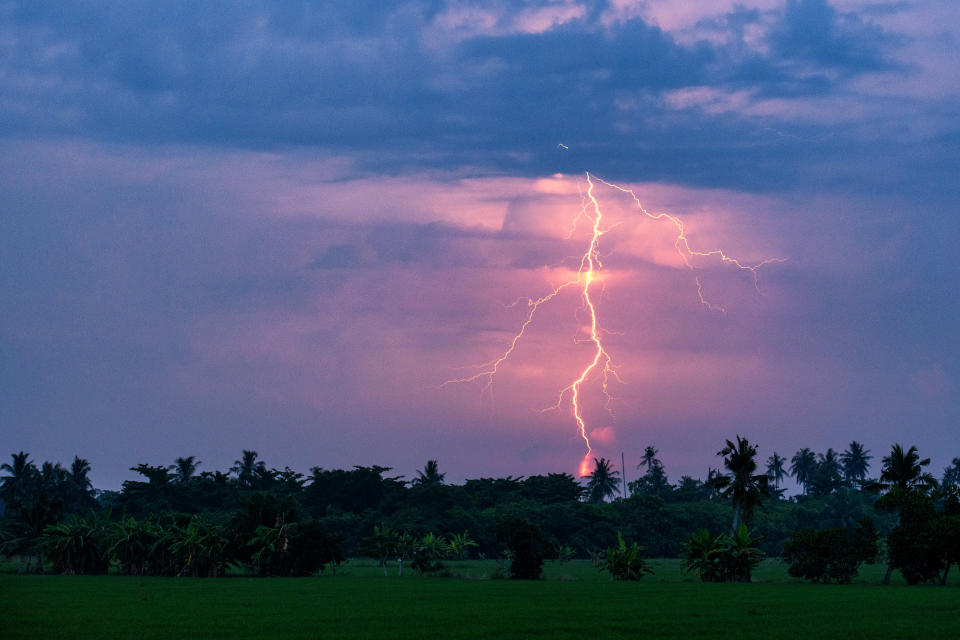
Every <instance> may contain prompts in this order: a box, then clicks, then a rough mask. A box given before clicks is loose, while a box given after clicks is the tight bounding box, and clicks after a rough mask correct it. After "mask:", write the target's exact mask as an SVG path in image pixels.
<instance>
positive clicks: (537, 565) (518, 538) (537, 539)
mask: <svg viewBox="0 0 960 640" xmlns="http://www.w3.org/2000/svg"><path fill="white" fill-rule="evenodd" d="M495 533H496V535H497V539H498V540H500V542H501V543H503V544H504V545H506V547H507V549H508V551H509V552H510V553H511V554H512V556H513V560H512V561H511V562H510V577H511V578H513V579H515V580H516V579H519V580H539V579H540V578H541V577H542V576H543V561H544V560H546V559H547V558H556V557H557V549H556V546H555V545H554V544H553V543H552V542H550V541H549V540H547V539H546V538H545V537H544V536H543V534H541V533H540V530H539V529H537V527H535V526H534V525H533V524H531V523H530V522H528V521H526V520H523V519H521V518H508V519H506V520H504V521H503V522H501V523H500V524H499V525H497V527H496V529H495Z"/></svg>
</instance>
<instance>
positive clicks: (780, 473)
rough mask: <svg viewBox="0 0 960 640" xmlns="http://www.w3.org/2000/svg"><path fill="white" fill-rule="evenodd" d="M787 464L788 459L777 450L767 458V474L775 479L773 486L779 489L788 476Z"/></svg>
mask: <svg viewBox="0 0 960 640" xmlns="http://www.w3.org/2000/svg"><path fill="white" fill-rule="evenodd" d="M786 464H787V459H786V458H784V457H783V456H781V455H780V454H779V453H777V452H776V451H774V452H773V455H772V456H770V457H769V458H767V475H768V476H770V479H771V480H773V486H774V487H776V488H777V489H779V488H780V483H781V482H783V479H784V478H786V477H787V471H786V468H785V467H784V465H786Z"/></svg>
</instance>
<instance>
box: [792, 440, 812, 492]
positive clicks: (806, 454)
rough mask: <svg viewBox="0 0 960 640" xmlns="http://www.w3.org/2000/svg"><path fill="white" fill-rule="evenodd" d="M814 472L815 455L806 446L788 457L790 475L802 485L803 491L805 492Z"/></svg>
mask: <svg viewBox="0 0 960 640" xmlns="http://www.w3.org/2000/svg"><path fill="white" fill-rule="evenodd" d="M816 472H817V456H816V454H814V453H813V451H811V450H810V449H808V448H807V447H804V448H803V449H800V451H797V453H795V454H794V456H793V457H792V458H790V475H792V476H793V477H794V479H795V480H796V481H797V484H799V485H800V486H801V487H803V492H804V493H807V487H808V485H809V484H810V481H811V480H813V476H814V474H815V473H816Z"/></svg>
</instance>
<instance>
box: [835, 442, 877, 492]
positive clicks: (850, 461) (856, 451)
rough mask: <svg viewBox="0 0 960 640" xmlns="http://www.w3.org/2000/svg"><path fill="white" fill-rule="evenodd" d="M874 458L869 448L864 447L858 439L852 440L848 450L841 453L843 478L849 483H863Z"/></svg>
mask: <svg viewBox="0 0 960 640" xmlns="http://www.w3.org/2000/svg"><path fill="white" fill-rule="evenodd" d="M872 458H873V456H871V455H870V450H869V449H866V448H864V446H863V445H862V444H860V443H859V442H857V441H856V440H854V441H853V442H851V443H850V446H848V447H847V450H846V451H844V452H843V453H841V454H840V462H841V464H842V465H843V479H844V480H846V482H847V483H849V484H853V483H857V484H862V483H863V481H864V480H866V479H867V472H868V471H869V470H870V460H871V459H872Z"/></svg>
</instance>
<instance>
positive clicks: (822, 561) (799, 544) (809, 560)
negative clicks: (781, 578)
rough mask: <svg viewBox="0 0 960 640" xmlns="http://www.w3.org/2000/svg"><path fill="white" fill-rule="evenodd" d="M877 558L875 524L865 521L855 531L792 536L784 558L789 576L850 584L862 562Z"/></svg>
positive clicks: (820, 532) (831, 531)
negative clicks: (788, 566)
mask: <svg viewBox="0 0 960 640" xmlns="http://www.w3.org/2000/svg"><path fill="white" fill-rule="evenodd" d="M876 555H877V533H876V531H875V530H874V528H873V520H870V519H869V518H864V519H863V520H861V521H860V523H859V524H858V525H857V527H856V528H854V529H847V528H845V527H835V528H833V529H824V530H822V531H814V530H812V529H807V530H805V531H798V532H796V533H792V534H790V539H789V540H787V543H786V544H785V545H784V547H783V558H784V560H786V561H787V562H789V563H790V568H789V569H787V572H788V573H789V574H790V575H791V576H794V577H795V578H805V579H807V580H810V581H811V582H823V583H829V582H837V583H839V584H846V583H849V582H850V581H851V580H852V579H853V578H854V576H856V575H857V571H858V569H859V567H860V564H861V563H863V562H870V561H872V560H873V559H874V558H875V557H876Z"/></svg>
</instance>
